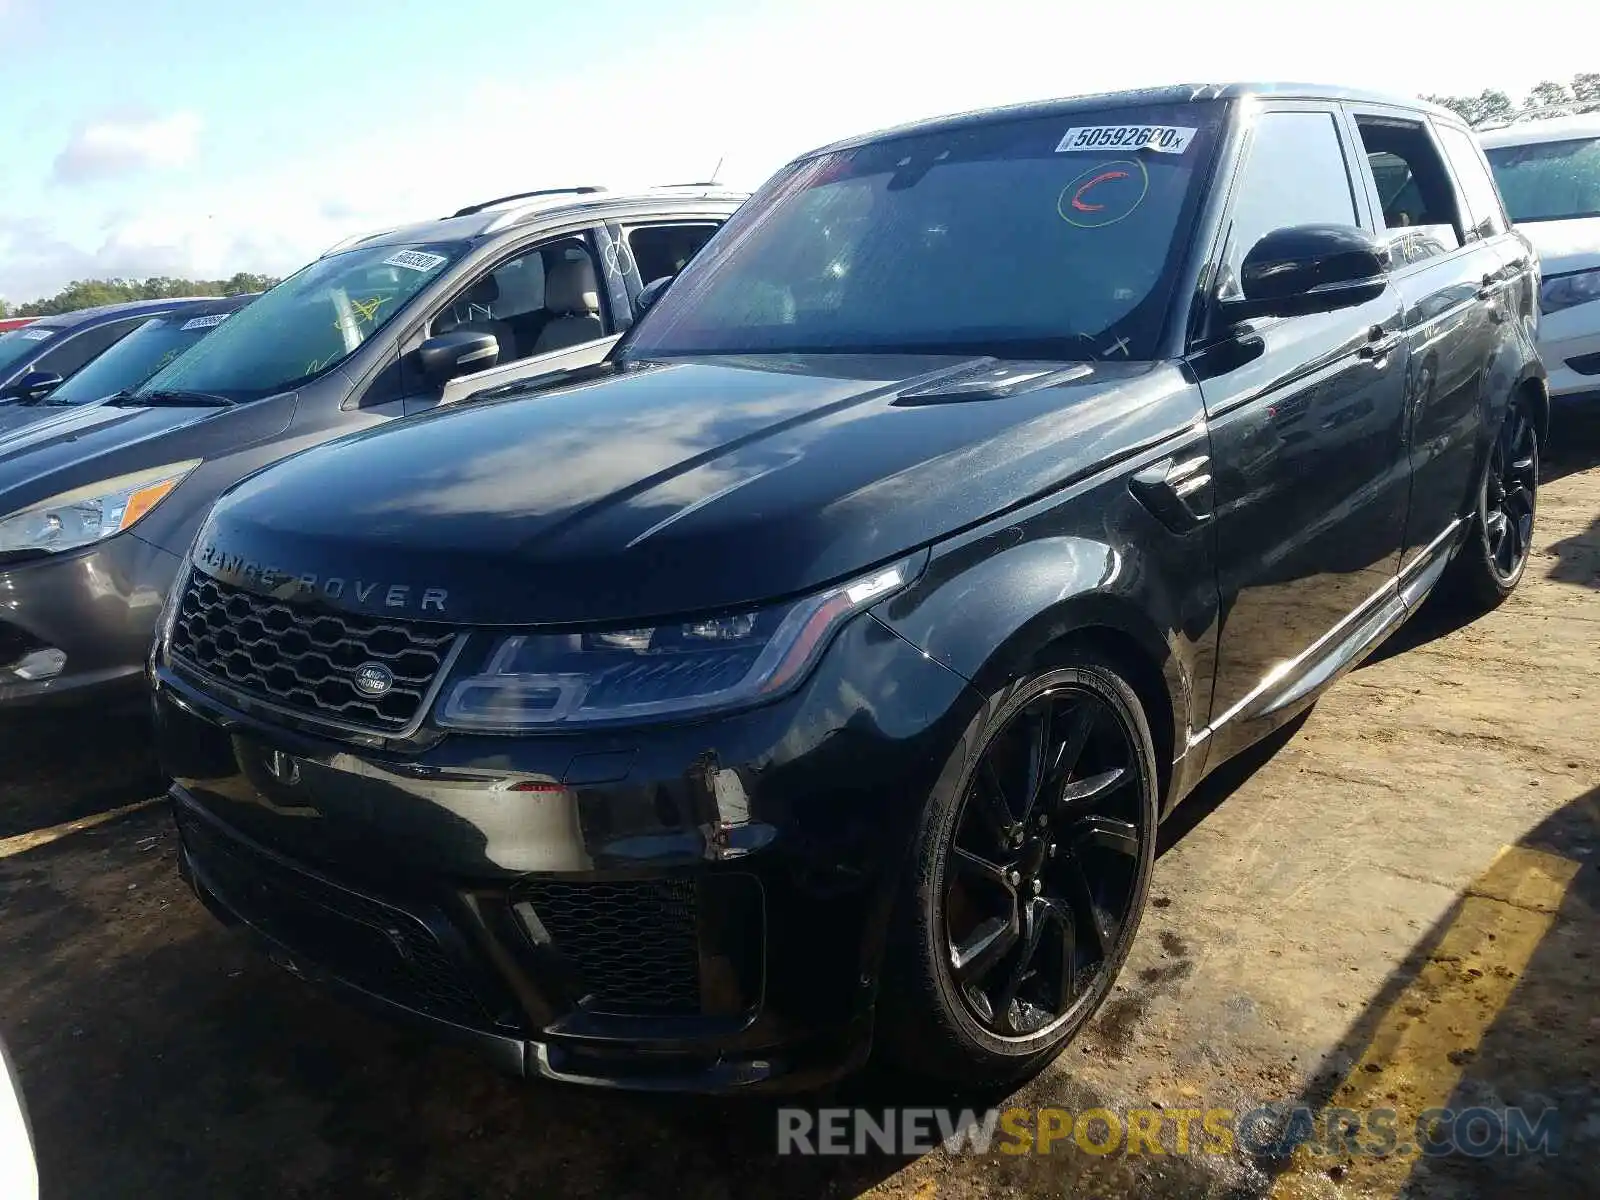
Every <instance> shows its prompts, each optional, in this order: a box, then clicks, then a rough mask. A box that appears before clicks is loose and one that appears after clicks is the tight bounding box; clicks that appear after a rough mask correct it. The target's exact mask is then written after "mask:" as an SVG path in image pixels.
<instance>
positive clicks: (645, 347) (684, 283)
mask: <svg viewBox="0 0 1600 1200" xmlns="http://www.w3.org/2000/svg"><path fill="white" fill-rule="evenodd" d="M1221 115H1222V108H1221V106H1220V105H1215V104H1181V105H1162V106H1141V107H1137V108H1115V109H1106V110H1101V111H1094V112H1084V111H1079V112H1072V113H1068V114H1064V115H1061V116H1054V117H1049V118H1028V119H1025V120H1020V119H1019V120H1012V121H993V122H985V123H984V124H981V125H973V126H967V127H963V128H959V129H952V130H948V131H942V132H937V133H927V134H917V135H912V136H908V137H901V138H895V139H893V140H890V141H884V142H877V143H873V144H870V145H866V146H862V147H860V148H858V149H847V150H840V151H836V152H834V153H830V154H822V155H818V156H817V157H815V158H810V159H805V160H802V161H801V162H798V163H796V164H794V165H793V166H791V167H789V168H787V169H786V170H785V171H784V172H782V173H780V174H779V175H778V176H777V177H776V178H775V179H774V180H773V181H772V182H770V183H769V184H768V185H767V186H766V187H764V188H763V189H762V192H761V193H760V194H759V195H758V196H757V197H756V198H754V199H752V200H751V201H750V202H749V203H747V204H746V205H745V206H744V207H743V208H741V209H740V210H739V212H738V213H737V214H735V216H734V217H733V219H732V220H731V221H729V223H728V225H727V226H726V227H725V228H724V230H723V232H722V233H721V234H720V235H719V236H717V237H715V238H713V239H712V241H711V243H710V244H709V245H708V246H707V247H706V248H705V250H703V251H702V252H701V253H700V255H699V256H697V257H696V258H695V259H694V260H693V261H692V262H691V263H690V265H689V267H688V268H687V269H686V270H685V272H684V274H683V276H682V278H681V279H679V280H677V281H675V282H674V284H673V286H672V287H671V288H670V289H669V290H668V291H667V292H666V293H665V294H664V295H663V296H662V297H661V299H660V300H659V301H658V302H657V304H656V305H655V306H654V307H653V308H651V310H650V311H649V313H648V315H647V316H646V317H645V318H644V319H643V320H642V321H641V322H640V325H639V328H638V330H637V331H636V333H635V335H634V337H633V339H632V340H631V342H630V343H629V344H628V346H627V348H626V350H625V351H624V354H623V357H625V358H628V359H646V358H652V357H660V356H671V355H686V354H720V353H732V354H742V353H827V352H833V353H917V352H924V353H951V354H958V353H959V354H993V355H997V356H1002V357H1028V358H1046V359H1050V358H1060V359H1072V360H1084V359H1093V358H1100V357H1112V358H1133V359H1137V358H1150V357H1154V354H1155V347H1156V344H1157V340H1158V339H1159V337H1160V332H1161V328H1162V324H1163V322H1164V320H1165V317H1166V312H1167V308H1168V302H1169V300H1170V298H1171V293H1172V288H1173V279H1174V277H1175V275H1176V272H1177V268H1178V266H1179V264H1180V260H1181V257H1182V253H1183V249H1184V247H1185V246H1186V244H1187V241H1188V238H1189V234H1190V229H1191V227H1192V225H1193V220H1194V210H1195V207H1196V204H1197V201H1198V198H1199V193H1200V190H1201V187H1202V185H1203V181H1204V179H1205V177H1206V176H1207V174H1208V173H1209V172H1208V167H1209V163H1210V160H1211V156H1212V153H1213V147H1214V144H1215V142H1216V130H1217V127H1218V124H1219V122H1220V120H1221Z"/></svg>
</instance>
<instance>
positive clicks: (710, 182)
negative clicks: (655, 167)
mask: <svg viewBox="0 0 1600 1200" xmlns="http://www.w3.org/2000/svg"><path fill="white" fill-rule="evenodd" d="M655 186H656V187H657V188H660V189H662V190H665V189H667V188H719V187H722V186H723V184H722V182H721V181H720V180H717V179H697V180H695V181H694V182H692V183H658V184H656V185H655Z"/></svg>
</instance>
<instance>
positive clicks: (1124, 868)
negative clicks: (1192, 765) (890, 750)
mask: <svg viewBox="0 0 1600 1200" xmlns="http://www.w3.org/2000/svg"><path fill="white" fill-rule="evenodd" d="M1156 780H1157V775H1156V763H1155V750H1154V745H1153V741H1152V739H1151V736H1150V730H1149V726H1148V724H1147V722H1146V720H1145V716H1144V713H1143V711H1142V710H1141V708H1140V706H1139V702H1138V699H1137V697H1136V696H1135V695H1134V692H1133V690H1132V689H1131V688H1130V687H1129V686H1128V684H1127V683H1126V682H1125V681H1124V680H1123V679H1122V677H1121V676H1120V674H1119V673H1118V672H1117V671H1116V669H1115V668H1114V667H1112V666H1111V665H1109V664H1106V663H1101V662H1099V661H1096V660H1093V659H1089V658H1084V659H1081V660H1079V661H1077V662H1075V663H1074V665H1072V666H1069V667H1067V668H1065V669H1062V670H1053V671H1049V672H1045V673H1043V674H1040V675H1037V676H1034V677H1032V678H1030V679H1027V680H1024V681H1021V682H1019V683H1016V684H1013V685H1011V686H1009V687H1007V688H1005V689H1003V690H1002V691H1000V692H999V693H997V694H995V695H994V696H992V697H991V698H990V702H989V704H988V705H986V706H985V709H984V711H983V713H981V714H980V715H979V717H978V718H977V719H975V721H974V722H973V725H972V727H970V728H969V729H968V731H967V737H966V738H964V739H963V743H962V746H961V748H960V749H958V750H957V752H956V754H955V755H954V756H953V757H952V760H951V763H950V765H949V766H948V767H947V769H946V771H945V775H944V778H943V779H942V780H941V783H940V785H939V787H938V788H937V789H936V791H935V794H934V796H933V797H932V798H931V800H930V802H929V804H928V806H927V809H926V811H925V813H924V816H923V822H922V826H921V828H920V830H919V832H918V844H917V847H916V850H917V853H916V859H915V862H914V864H913V869H912V871H911V873H910V878H909V879H908V882H907V887H906V889H905V891H904V892H903V894H902V896H901V900H900V905H899V908H898V910H897V917H896V924H895V929H894V934H893V940H892V941H891V944H890V951H889V970H888V972H887V975H886V980H885V992H884V996H883V998H882V1002H881V1005H880V1020H879V1029H880V1033H881V1036H882V1039H883V1040H884V1041H885V1042H886V1043H887V1044H888V1046H889V1047H890V1050H891V1053H893V1054H894V1055H895V1057H897V1058H898V1059H899V1060H900V1061H901V1064H902V1065H903V1066H905V1067H906V1068H907V1069H909V1070H912V1071H915V1072H917V1073H920V1074H927V1075H933V1076H936V1077H939V1078H943V1079H946V1080H950V1081H953V1082H960V1083H965V1084H993V1083H1007V1082H1011V1081H1014V1080H1015V1079H1017V1078H1019V1077H1021V1076H1024V1075H1026V1074H1027V1073H1029V1072H1030V1071H1031V1070H1033V1069H1035V1068H1037V1067H1038V1066H1040V1065H1042V1063H1043V1062H1044V1061H1045V1060H1046V1059H1048V1058H1050V1057H1052V1056H1054V1055H1055V1054H1056V1053H1057V1052H1059V1051H1060V1049H1061V1047H1062V1046H1063V1045H1064V1044H1065V1043H1066V1042H1067V1040H1068V1039H1070V1038H1071V1036H1072V1035H1073V1034H1074V1033H1075V1032H1076V1031H1077V1030H1078V1029H1079V1028H1080V1027H1081V1026H1082V1025H1083V1024H1084V1022H1085V1021H1087V1020H1088V1018H1089V1017H1090V1015H1091V1014H1093V1012H1094V1011H1095V1010H1096V1009H1097V1008H1098V1007H1099V1006H1100V1004H1101V1003H1102V1002H1103V1001H1104V1000H1105V997H1106V995H1107V993H1108V992H1109V991H1110V989H1111V984H1112V981H1113V980H1114V979H1115V977H1116V974H1117V972H1118V970H1119V969H1120V968H1121V966H1122V963H1123V961H1124V959H1125V958H1126V957H1127V953H1128V949H1129V947H1130V945H1131V944H1132V941H1133V936H1134V932H1135V930H1136V929H1137V928H1138V925H1139V918H1140V916H1141V914H1142V913H1143V910H1144V903H1145V897H1146V895H1147V893H1148V890H1149V884H1150V873H1151V868H1152V865H1153V863H1154V860H1155V831H1156V820H1157V782H1156Z"/></svg>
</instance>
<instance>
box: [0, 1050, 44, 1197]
mask: <svg viewBox="0 0 1600 1200" xmlns="http://www.w3.org/2000/svg"><path fill="white" fill-rule="evenodd" d="M0 1196H4V1197H6V1200H38V1197H39V1168H38V1167H37V1166H36V1165H35V1163H34V1158H33V1138H32V1136H31V1135H30V1134H29V1132H28V1112H27V1109H26V1108H24V1107H23V1104H22V1089H21V1087H19V1086H18V1084H17V1072H16V1069H15V1068H14V1067H12V1065H11V1056H10V1055H8V1054H7V1053H6V1048H5V1045H4V1044H3V1043H0Z"/></svg>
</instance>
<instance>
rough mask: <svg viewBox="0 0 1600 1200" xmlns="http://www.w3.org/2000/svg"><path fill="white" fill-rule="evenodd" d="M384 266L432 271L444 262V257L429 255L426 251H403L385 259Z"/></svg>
mask: <svg viewBox="0 0 1600 1200" xmlns="http://www.w3.org/2000/svg"><path fill="white" fill-rule="evenodd" d="M383 261H384V265H385V266H390V267H405V268H407V269H408V270H412V271H431V270H433V269H434V268H435V267H437V266H439V265H440V264H441V263H442V262H444V255H442V254H429V253H428V252H427V251H426V250H402V251H400V252H399V253H398V254H391V255H389V257H388V258H386V259H384V260H383Z"/></svg>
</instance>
